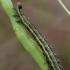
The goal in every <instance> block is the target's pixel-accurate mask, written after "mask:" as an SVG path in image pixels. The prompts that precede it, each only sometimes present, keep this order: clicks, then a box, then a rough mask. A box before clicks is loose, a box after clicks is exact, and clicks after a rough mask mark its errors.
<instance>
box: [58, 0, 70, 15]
mask: <svg viewBox="0 0 70 70" xmlns="http://www.w3.org/2000/svg"><path fill="white" fill-rule="evenodd" d="M58 2H59V3H60V5H61V6H62V7H63V9H64V10H65V11H66V12H67V14H68V15H69V16H70V11H69V10H68V9H67V8H66V6H65V5H64V4H63V2H62V1H61V0H58Z"/></svg>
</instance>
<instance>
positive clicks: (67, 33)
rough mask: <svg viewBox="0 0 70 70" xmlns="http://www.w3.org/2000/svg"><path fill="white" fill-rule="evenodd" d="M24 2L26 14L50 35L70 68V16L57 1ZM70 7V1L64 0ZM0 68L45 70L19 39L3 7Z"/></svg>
mask: <svg viewBox="0 0 70 70" xmlns="http://www.w3.org/2000/svg"><path fill="white" fill-rule="evenodd" d="M12 1H13V4H14V5H15V6H16V5H17V2H18V1H20V2H21V3H22V6H23V12H24V14H25V16H26V17H27V18H28V19H29V20H30V21H31V22H32V23H33V24H34V25H35V26H36V28H37V29H38V30H39V31H40V32H41V34H42V35H43V37H45V38H46V40H47V42H48V43H49V45H50V46H51V47H52V50H53V52H55V53H56V54H57V55H56V57H57V58H58V60H59V62H60V64H61V65H62V68H63V69H62V70H69V69H70V17H69V16H68V14H67V13H66V12H65V11H64V10H63V8H62V7H61V6H60V4H59V3H58V1H57V0H12ZM62 1H63V3H64V4H65V5H66V6H67V8H68V9H69V10H70V1H69V0H62ZM0 70H41V69H40V68H39V66H38V65H37V63H36V62H35V61H34V59H33V58H32V57H31V55H30V54H29V53H28V52H27V51H26V50H25V49H24V48H23V46H22V45H21V43H20V42H19V41H18V39H17V37H16V35H15V33H14V31H13V29H12V25H11V22H10V20H9V18H8V16H7V15H6V13H5V12H4V10H3V8H2V7H1V6H0Z"/></svg>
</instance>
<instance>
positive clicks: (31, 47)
mask: <svg viewBox="0 0 70 70" xmlns="http://www.w3.org/2000/svg"><path fill="white" fill-rule="evenodd" d="M0 3H1V5H2V7H3V9H4V10H5V12H6V13H7V15H8V16H9V18H10V20H11V23H12V27H13V30H14V31H15V33H16V35H17V38H18V39H19V41H20V42H21V43H22V45H23V46H24V48H25V49H26V50H27V51H28V52H29V53H30V54H31V55H32V57H33V58H34V59H35V61H36V62H37V63H38V65H39V66H40V68H41V69H42V70H48V65H47V63H46V64H44V63H45V57H44V56H43V54H42V52H41V50H40V49H39V48H38V46H37V44H36V43H35V42H34V41H33V40H32V39H31V38H30V37H29V35H28V34H27V32H26V30H25V29H24V28H23V27H22V26H21V25H20V24H18V23H17V22H16V21H17V19H16V18H15V17H13V15H14V14H15V13H14V10H13V4H12V2H11V0H0ZM27 59H28V58H27Z"/></svg>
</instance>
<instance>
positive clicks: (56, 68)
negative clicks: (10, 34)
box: [13, 2, 61, 70]
mask: <svg viewBox="0 0 70 70" xmlns="http://www.w3.org/2000/svg"><path fill="white" fill-rule="evenodd" d="M21 9H22V5H21V3H20V2H18V5H17V7H14V11H15V14H14V15H13V16H14V17H16V18H17V22H18V23H20V24H22V25H23V26H24V27H25V28H26V29H27V30H28V31H29V33H30V34H31V35H32V37H33V38H34V39H35V41H36V43H37V44H38V45H39V47H40V49H41V51H42V53H43V55H44V57H45V58H46V62H47V64H48V66H49V69H48V70H61V67H60V65H59V63H58V61H57V59H56V58H55V55H54V53H53V52H52V49H51V47H50V46H49V45H48V43H47V41H46V40H45V39H44V38H43V37H42V35H41V34H40V32H39V31H38V30H37V29H36V27H35V26H34V25H33V24H32V23H31V22H30V21H29V20H28V19H27V18H26V17H25V16H24V14H23V13H22V11H21Z"/></svg>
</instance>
